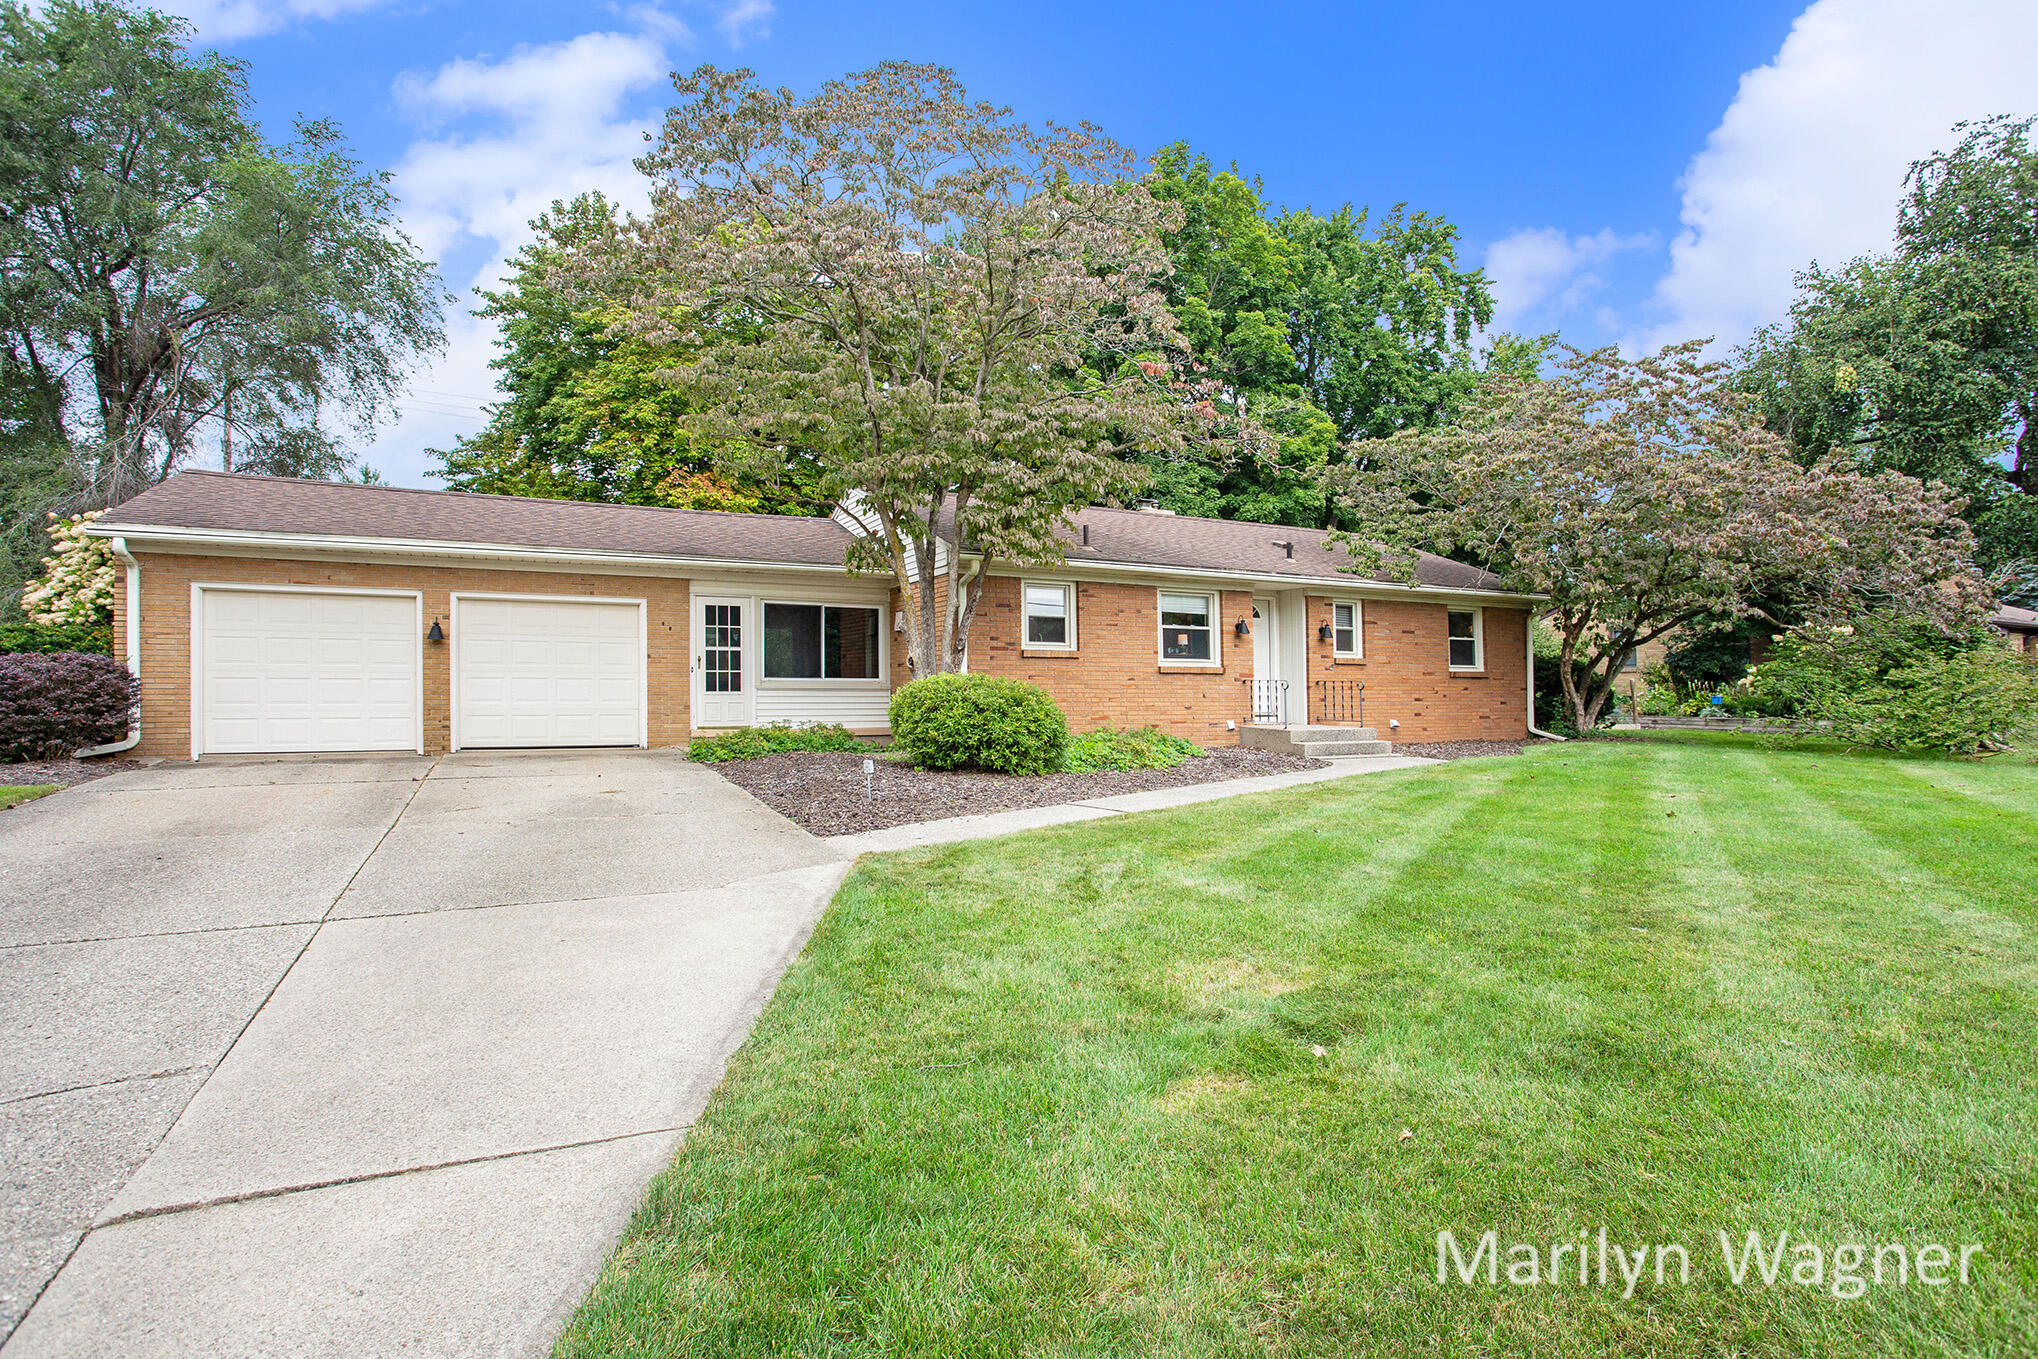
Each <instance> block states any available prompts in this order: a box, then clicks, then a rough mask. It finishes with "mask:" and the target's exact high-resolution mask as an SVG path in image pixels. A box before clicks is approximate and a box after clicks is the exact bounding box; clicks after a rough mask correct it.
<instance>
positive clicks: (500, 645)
mask: <svg viewBox="0 0 2038 1359" xmlns="http://www.w3.org/2000/svg"><path fill="white" fill-rule="evenodd" d="M643 620H644V606H643V605H642V604H641V603H639V602H637V601H635V600H629V601H610V600H599V601H597V600H585V599H492V598H487V597H483V596H475V595H459V596H456V597H455V598H454V601H453V620H452V621H453V663H454V676H453V709H454V713H453V721H454V727H453V739H454V741H455V743H456V744H457V745H459V746H460V747H461V748H463V749H465V748H467V747H472V746H636V745H643V744H644V740H645V729H644V621H643Z"/></svg>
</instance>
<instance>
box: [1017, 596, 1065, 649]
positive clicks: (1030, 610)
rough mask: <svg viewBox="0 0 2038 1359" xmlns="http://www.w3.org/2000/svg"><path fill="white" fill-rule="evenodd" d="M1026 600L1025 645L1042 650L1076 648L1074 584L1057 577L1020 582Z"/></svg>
mask: <svg viewBox="0 0 2038 1359" xmlns="http://www.w3.org/2000/svg"><path fill="white" fill-rule="evenodd" d="M1020 590H1021V592H1022V594H1023V596H1024V598H1025V600H1026V619H1025V628H1026V643H1025V644H1026V646H1027V647H1029V648H1034V649H1038V650H1043V651H1074V650H1075V649H1076V587H1075V586H1073V585H1070V584H1068V583H1066V582H1061V581H1037V580H1029V581H1027V582H1025V583H1024V584H1023V585H1021V586H1020Z"/></svg>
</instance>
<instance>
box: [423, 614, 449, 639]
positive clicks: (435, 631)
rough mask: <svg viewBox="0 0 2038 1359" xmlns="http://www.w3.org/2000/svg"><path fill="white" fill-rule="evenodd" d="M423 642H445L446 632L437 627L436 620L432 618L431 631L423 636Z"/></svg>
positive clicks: (437, 621)
mask: <svg viewBox="0 0 2038 1359" xmlns="http://www.w3.org/2000/svg"><path fill="white" fill-rule="evenodd" d="M425 640H426V641H427V642H443V641H445V640H446V631H445V629H444V628H441V627H440V626H439V620H438V619H436V618H434V619H433V620H432V630H431V631H430V632H427V633H426V634H425Z"/></svg>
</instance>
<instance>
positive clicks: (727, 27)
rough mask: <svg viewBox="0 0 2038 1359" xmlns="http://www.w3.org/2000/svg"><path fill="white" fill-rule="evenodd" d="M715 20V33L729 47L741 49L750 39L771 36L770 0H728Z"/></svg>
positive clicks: (772, 7) (772, 8) (771, 9)
mask: <svg viewBox="0 0 2038 1359" xmlns="http://www.w3.org/2000/svg"><path fill="white" fill-rule="evenodd" d="M720 8H721V11H722V12H721V14H720V16H719V17H717V18H716V20H715V31H716V32H718V33H720V34H721V35H722V37H723V38H724V39H725V40H727V42H728V44H729V46H731V47H741V46H742V45H743V44H744V43H746V42H748V41H749V40H750V39H752V38H768V37H770V36H771V16H772V11H773V10H774V9H775V8H776V6H774V5H773V4H772V0H728V3H726V4H724V5H722V6H721V7H720Z"/></svg>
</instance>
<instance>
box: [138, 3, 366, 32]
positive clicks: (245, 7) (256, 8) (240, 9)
mask: <svg viewBox="0 0 2038 1359" xmlns="http://www.w3.org/2000/svg"><path fill="white" fill-rule="evenodd" d="M388 3H389V0H167V3H164V4H163V5H162V8H163V9H166V10H168V11H170V12H171V13H173V14H181V15H183V16H184V17H185V18H187V19H189V20H191V22H192V23H193V24H195V25H197V28H198V36H199V37H201V38H203V39H205V40H206V41H207V42H232V41H233V40H235V39H236V38H254V37H259V36H261V35H262V34H264V33H274V32H276V31H277V30H278V29H280V28H284V27H286V26H288V25H290V24H292V23H296V22H298V21H300V20H304V19H337V18H339V17H340V16H341V15H343V14H354V13H358V12H359V11H361V10H365V9H375V8H378V7H379V6H382V5H385V4H388Z"/></svg>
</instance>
